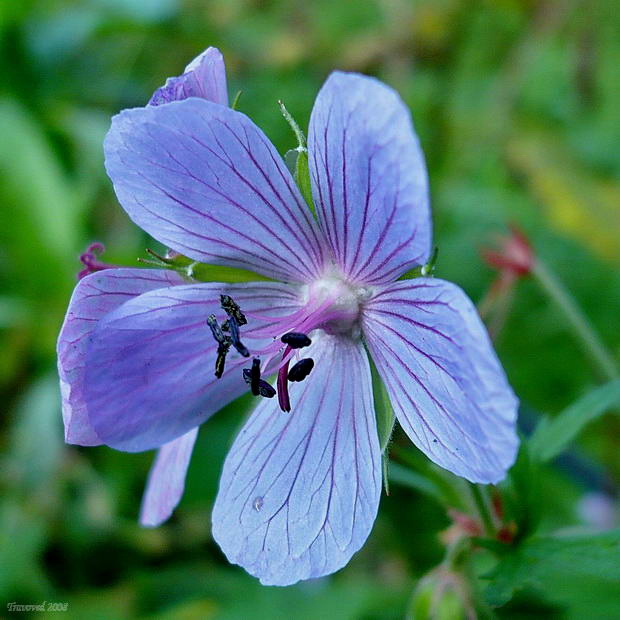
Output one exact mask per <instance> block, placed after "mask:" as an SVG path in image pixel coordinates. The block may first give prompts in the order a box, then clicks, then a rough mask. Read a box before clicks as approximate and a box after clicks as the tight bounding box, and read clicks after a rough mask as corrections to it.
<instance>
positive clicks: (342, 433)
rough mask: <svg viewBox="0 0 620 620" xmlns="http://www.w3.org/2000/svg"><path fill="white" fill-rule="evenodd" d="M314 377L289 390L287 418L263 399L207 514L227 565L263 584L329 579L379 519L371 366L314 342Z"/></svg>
mask: <svg viewBox="0 0 620 620" xmlns="http://www.w3.org/2000/svg"><path fill="white" fill-rule="evenodd" d="M313 341H314V342H313V344H312V345H311V347H310V348H308V349H304V356H309V357H312V358H313V359H314V360H315V362H316V365H315V368H314V370H313V372H312V374H311V375H310V376H309V377H308V378H307V379H306V380H305V381H304V382H303V383H293V384H291V385H290V393H291V404H292V410H291V412H290V413H284V412H283V411H281V410H280V408H279V406H278V403H277V401H276V399H275V398H274V399H272V400H263V401H261V402H260V404H259V405H258V407H257V409H256V410H255V411H254V413H253V414H252V416H251V417H250V419H249V421H248V422H247V423H246V425H245V426H244V427H243V429H242V430H241V432H240V433H239V436H238V437H237V439H236V440H235V443H234V444H233V446H232V448H231V449H230V452H229V454H228V457H227V458H226V462H225V463H224V470H223V472H222V478H221V481H220V490H219V493H218V496H217V499H216V502H215V506H214V509H213V536H214V538H215V540H216V541H217V542H218V544H219V545H220V547H221V548H222V550H223V551H224V553H225V554H226V556H227V558H228V559H229V561H231V562H234V563H236V564H240V565H241V566H243V568H245V569H246V570H247V571H248V572H249V573H250V574H252V575H254V576H255V577H258V578H259V579H260V580H261V583H263V584H265V585H290V584H293V583H295V582H297V581H299V580H301V579H310V578H313V577H320V576H322V575H327V574H329V573H332V572H334V571H336V570H338V569H339V568H341V567H342V566H344V565H345V564H346V563H347V562H348V561H349V559H350V558H351V556H352V555H353V554H354V553H355V552H356V551H357V550H358V549H359V548H360V547H361V546H362V545H363V544H364V542H365V540H366V538H367V537H368V534H369V533H370V530H371V528H372V524H373V522H374V520H375V517H376V514H377V508H378V504H379V495H380V491H381V453H380V449H379V443H378V440H377V429H376V423H375V414H374V407H373V400H372V390H371V378H370V370H369V366H368V359H367V357H366V353H365V352H364V350H363V348H362V346H361V344H360V343H358V342H353V341H351V340H347V339H344V338H337V337H333V336H327V335H323V336H319V337H318V338H317V337H316V336H313Z"/></svg>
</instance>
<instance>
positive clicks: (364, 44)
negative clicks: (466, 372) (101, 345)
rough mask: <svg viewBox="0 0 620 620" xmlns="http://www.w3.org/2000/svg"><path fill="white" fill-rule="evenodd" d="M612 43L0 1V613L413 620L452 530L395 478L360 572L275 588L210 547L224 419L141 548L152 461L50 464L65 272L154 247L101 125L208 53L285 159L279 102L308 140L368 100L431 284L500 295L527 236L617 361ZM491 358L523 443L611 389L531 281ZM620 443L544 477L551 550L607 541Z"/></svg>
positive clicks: (409, 22) (606, 603)
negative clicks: (391, 138) (374, 97)
mask: <svg viewBox="0 0 620 620" xmlns="http://www.w3.org/2000/svg"><path fill="white" fill-rule="evenodd" d="M618 32H620V11H618V5H617V3H616V2H614V0H599V1H596V0H595V1H590V2H585V1H582V2H578V1H576V0H557V1H550V2H534V1H522V2H519V1H517V0H496V1H491V0H489V1H486V2H485V1H468V0H419V1H415V2H410V1H406V0H373V1H368V2H362V1H360V0H338V1H334V0H316V1H311V0H293V1H289V2H284V1H267V0H264V1H260V0H254V1H252V0H214V1H208V0H81V1H77V0H76V1H70V0H42V1H40V2H35V1H32V0H0V213H1V214H2V220H1V221H2V225H1V226H0V390H1V392H2V395H1V401H0V402H1V403H2V405H1V406H2V414H3V415H2V417H1V420H0V447H1V457H0V492H1V498H0V617H2V616H3V615H4V614H5V613H7V612H6V606H5V601H6V602H10V601H18V602H22V603H34V602H41V601H42V600H47V601H57V602H68V603H69V612H68V614H65V615H64V616H63V617H76V618H133V617H148V618H158V619H159V618H162V619H163V618H214V619H218V620H219V619H224V618H227V619H228V618H261V619H262V618H268V619H271V618H276V619H279V618H292V617H294V618H300V619H305V618H308V619H311V618H335V619H340V618H343V619H344V618H351V619H357V618H361V619H375V618H376V619H388V618H401V617H403V614H404V613H405V609H406V607H407V601H408V600H409V597H410V595H411V592H412V590H413V588H414V587H415V584H416V581H417V580H418V579H419V578H420V577H421V576H422V575H423V574H425V573H426V572H427V571H429V570H430V569H431V568H432V567H433V566H435V565H436V564H438V563H439V562H440V561H441V559H442V554H443V547H442V544H441V542H440V539H439V537H438V534H439V533H440V532H441V531H442V530H444V529H445V528H446V527H447V526H448V525H449V524H450V521H449V519H448V517H447V516H446V512H445V510H444V509H443V508H442V507H441V506H440V504H439V503H437V502H435V501H434V500H433V499H432V498H429V497H427V496H425V495H424V494H423V493H421V492H420V490H419V489H416V488H410V487H408V486H407V480H405V479H401V480H400V481H396V482H394V483H393V484H392V488H391V494H390V496H389V497H385V496H384V497H383V498H382V503H381V508H380V515H379V518H378V520H377V523H376V525H375V528H374V530H373V533H372V535H371V537H370V539H369V541H368V543H367V544H366V546H365V547H364V549H363V550H362V551H361V552H360V553H358V554H357V555H356V556H355V557H354V558H353V560H352V561H351V563H350V564H349V566H347V567H346V568H345V569H344V570H342V571H341V572H340V573H338V574H337V575H335V576H333V577H331V578H328V579H322V580H319V581H314V582H308V583H304V584H300V585H297V586H294V587H290V588H286V589H278V588H265V587H261V586H260V585H259V584H258V582H256V581H255V580H254V579H252V578H251V577H249V576H247V575H246V574H245V573H244V572H243V571H242V570H241V569H239V568H238V567H233V566H230V565H228V564H227V562H226V560H225V558H224V557H223V555H222V554H221V553H220V551H219V549H218V548H217V546H216V545H215V544H214V542H213V541H212V539H211V535H210V510H211V506H212V503H213V500H214V497H215V490H216V485H217V480H218V476H219V471H220V468H221V463H222V459H223V457H224V455H225V453H226V450H227V446H228V445H229V443H230V441H231V439H232V437H233V435H234V433H235V431H236V429H237V428H238V426H239V424H240V422H241V414H240V412H239V410H238V408H235V407H229V408H228V409H227V410H226V411H224V412H222V413H221V414H218V415H217V416H215V417H214V418H213V419H212V420H211V421H210V422H209V423H208V424H207V425H205V427H204V428H203V429H202V430H201V434H200V438H199V441H198V443H197V447H196V449H195V451H194V456H193V459H192V463H191V466H190V471H189V477H188V483H187V490H186V493H185V496H184V498H183V500H182V502H181V504H180V506H179V508H178V510H177V511H176V513H175V515H174V517H173V518H172V519H171V521H170V522H169V523H167V524H166V525H164V526H163V527H160V528H158V529H155V530H146V529H141V528H140V527H139V526H138V525H137V523H136V519H137V512H138V508H139V501H140V497H141V493H142V489H143V485H144V482H145V477H146V474H147V471H148V468H149V465H150V462H151V459H152V455H151V454H138V455H136V454H123V453H119V452H115V451H112V450H110V449H108V448H105V447H99V448H78V447H75V446H66V445H64V443H63V434H62V423H61V415H60V408H59V392H58V385H57V377H56V371H55V363H56V361H55V339H56V336H57V333H58V330H59V327H60V324H61V321H62V318H63V315H64V311H65V309H66V306H67V302H68V299H69V296H70V293H71V290H72V287H73V286H74V284H75V281H76V273H77V271H78V270H79V267H80V265H79V263H78V260H77V257H78V255H79V253H80V252H81V251H83V249H84V248H85V247H86V245H87V244H88V243H89V242H90V241H94V240H100V241H102V242H104V243H105V245H106V247H107V252H106V255H105V256H104V260H108V261H111V262H118V263H122V264H126V265H135V264H136V263H135V260H136V257H138V256H143V255H144V250H145V248H146V247H150V248H154V249H157V248H158V245H157V244H156V243H154V242H153V241H152V240H148V239H147V238H146V237H145V236H144V235H143V233H142V232H141V231H140V230H139V229H138V228H137V227H135V226H133V225H132V224H131V223H130V221H129V219H128V218H127V217H126V216H125V214H124V213H123V211H122V209H121V208H120V207H119V206H118V204H117V202H116V200H115V198H114V195H113V192H112V188H111V184H110V183H109V181H108V179H107V177H106V175H105V172H104V168H103V157H102V140H103V137H104V134H105V132H106V131H107V129H108V126H109V121H110V117H111V115H113V114H115V113H116V112H118V111H119V110H120V109H122V108H126V107H133V106H140V105H144V104H145V103H146V102H147V101H148V99H149V97H150V95H151V93H152V92H153V91H154V90H155V88H156V87H158V86H160V85H161V84H163V82H164V81H165V78H166V77H168V76H172V75H178V74H179V73H181V72H182V70H183V67H184V66H185V65H186V64H187V62H189V61H190V60H191V59H192V58H193V57H194V56H195V55H197V54H198V53H199V52H200V51H202V50H203V49H204V48H206V47H207V46H209V45H214V46H217V47H219V48H220V49H221V50H222V52H223V53H224V56H225V59H226V63H227V70H228V78H229V91H230V94H231V97H232V96H234V94H235V92H236V91H238V90H242V91H243V95H242V97H241V100H240V104H239V109H240V110H241V111H243V112H245V113H246V114H248V115H249V116H250V117H251V118H252V119H254V121H255V122H257V124H259V125H260V126H261V127H262V128H263V129H264V130H265V131H266V133H267V135H268V136H269V137H270V138H271V139H272V140H273V141H274V143H275V144H276V146H277V147H278V148H279V150H280V152H282V153H284V152H285V151H286V150H287V149H288V148H291V147H293V146H295V143H294V140H293V136H292V134H291V132H290V129H289V128H288V126H287V125H286V123H285V121H284V120H283V118H282V116H281V115H280V113H279V110H278V107H277V100H278V99H283V100H284V102H285V103H286V105H287V107H288V109H289V110H290V111H291V113H292V114H293V115H294V116H295V117H296V118H297V120H298V121H299V122H300V124H301V125H302V126H305V125H306V123H307V120H308V118H309V114H310V110H311V108H312V104H313V100H314V97H315V95H316V92H317V91H318V89H319V87H320V85H321V83H322V81H323V80H324V79H325V77H326V76H327V75H328V74H329V72H330V71H331V70H333V69H336V68H338V69H345V70H352V71H360V72H363V73H367V74H371V75H375V76H377V77H379V78H380V79H382V80H384V81H385V82H387V83H388V84H390V85H391V86H393V87H394V88H396V89H397V90H398V91H399V92H400V93H401V95H402V97H403V98H404V100H405V101H406V102H407V104H408V105H409V106H410V107H411V110H412V112H413V116H414V120H415V123H416V128H417V130H418V133H419V134H420V138H421V142H422V145H423V148H424V151H425V154H426V157H427V162H428V167H429V173H430V179H431V188H432V201H433V207H434V223H435V242H436V243H437V245H438V246H439V250H440V252H439V264H438V269H437V274H438V275H439V276H441V277H444V278H447V279H449V280H453V281H455V282H457V283H458V284H460V285H461V286H462V287H463V288H465V290H466V291H467V292H468V293H469V294H470V295H471V297H472V298H473V299H474V300H475V301H479V300H480V299H481V298H482V297H483V296H484V294H485V293H486V291H487V290H488V287H489V285H490V283H491V282H492V281H493V279H494V277H495V274H494V273H493V271H492V270H491V269H490V268H488V267H486V266H485V265H484V263H483V261H482V260H481V258H480V254H479V251H480V248H481V247H482V246H488V245H490V244H491V245H492V243H493V239H494V235H495V234H497V233H503V232H505V230H506V226H507V223H509V222H518V223H519V224H520V226H521V227H522V228H523V229H524V230H525V231H526V232H527V234H528V236H529V237H530V239H531V241H532V243H533V245H534V247H535V248H536V250H537V252H538V254H539V255H540V256H541V257H542V258H543V259H544V260H545V261H546V263H547V264H548V265H549V267H550V268H551V269H553V270H554V271H555V272H556V274H558V276H559V277H560V278H561V280H562V281H563V282H564V283H565V285H566V286H567V288H568V289H569V290H570V291H571V292H572V294H573V295H574V296H575V298H576V299H577V301H578V303H579V304H580V305H581V307H582V308H583V309H584V310H585V312H586V314H587V315H588V317H589V319H590V320H591V321H592V323H593V325H594V327H595V329H596V330H597V331H598V332H599V333H600V334H601V336H602V338H603V340H604V341H605V342H606V344H607V345H608V346H609V348H610V349H611V351H612V352H613V353H614V354H617V353H618V351H619V347H620V330H619V329H618V317H619V316H620V270H619V266H620V158H619V156H618V153H619V149H618V145H619V144H620V79H619V77H618V67H619V66H620V37H619V36H618ZM496 345H497V349H498V353H499V355H500V357H501V359H502V361H503V362H504V364H505V367H506V370H507V372H508V375H509V377H510V380H511V382H512V384H513V386H514V388H515V390H516V392H517V394H518V395H519V397H520V398H521V400H522V403H523V406H524V407H523V408H524V413H523V420H524V424H525V427H527V426H531V425H532V424H533V422H534V421H535V420H536V417H537V415H538V413H537V412H545V413H550V414H554V413H557V412H558V411H560V410H561V409H562V408H564V407H565V406H566V405H568V404H569V403H570V402H571V401H573V400H574V399H575V398H576V397H578V396H579V395H581V394H583V393H584V392H586V391H587V390H588V389H589V388H591V387H592V386H594V385H596V384H597V383H598V381H599V380H600V377H598V376H597V375H596V372H595V371H594V370H593V369H592V368H591V367H590V365H589V363H588V360H587V359H586V358H585V357H584V355H583V354H582V351H581V349H580V347H579V345H578V343H576V342H575V340H574V339H573V338H572V337H571V336H570V334H569V333H568V331H567V329H566V323H565V321H564V319H563V317H562V315H561V314H559V313H558V311H557V309H556V308H555V307H554V306H553V305H552V304H551V303H550V302H549V300H548V299H547V298H546V297H545V295H544V294H543V293H542V292H541V290H540V288H539V287H538V286H537V285H536V283H535V282H533V281H530V280H527V279H526V280H523V281H522V282H520V283H519V284H518V286H517V288H516V290H515V291H514V293H513V303H512V306H511V308H510V312H509V314H508V316H507V320H506V323H505V324H504V325H503V328H502V329H501V331H500V333H499V334H498V337H497V340H496ZM619 430H620V422H619V421H618V418H617V417H616V418H614V417H612V416H609V417H604V418H602V419H601V420H600V421H597V422H596V423H595V424H593V425H592V426H591V427H589V429H588V431H587V432H586V433H585V435H583V436H582V438H581V440H580V443H579V446H578V447H575V448H574V449H573V451H572V452H571V453H570V454H569V455H568V457H566V458H565V459H564V460H562V461H559V462H558V463H556V464H554V465H552V466H550V467H548V468H546V469H545V470H544V472H543V474H542V477H541V484H542V486H543V488H544V490H545V492H544V502H543V506H542V510H543V513H544V514H543V519H542V522H541V528H542V531H544V530H545V528H546V529H551V528H553V527H558V526H560V525H561V526H562V527H563V528H569V527H583V526H599V527H603V526H607V527H612V526H614V525H615V526H616V527H617V526H618V522H619V521H618V507H617V502H616V503H615V504H614V501H615V500H614V498H615V497H617V492H618V488H619V487H618V484H619V481H620V432H619ZM394 443H395V446H396V450H395V452H394V454H395V460H398V459H399V458H400V459H401V460H402V458H403V455H406V456H405V460H406V461H407V460H408V462H410V463H413V465H414V470H413V471H415V467H416V466H419V467H420V468H421V469H420V471H421V470H423V469H424V468H426V469H429V465H428V464H427V463H426V462H425V461H424V459H421V458H419V455H418V453H417V452H416V451H415V449H414V448H412V447H411V446H410V444H409V443H408V442H407V441H406V440H405V439H404V438H403V437H402V436H401V435H400V434H398V433H397V435H396V438H395V441H394ZM399 455H400V456H399ZM416 464H417V465H416ZM405 478H406V477H405ZM398 482H400V483H401V484H398ZM414 486H416V485H414ZM584 498H585V501H584ZM593 498H594V499H593ZM590 500H591V501H590ZM588 502H589V503H588ZM597 502H598V504H597ZM588 507H590V508H589V509H588ZM481 558H482V559H481V560H480V562H481V563H482V564H484V561H485V560H484V557H483V556H481ZM481 583H484V581H482V582H481ZM605 592H607V591H605ZM605 592H604V591H603V590H601V591H600V592H599V591H598V590H596V588H594V590H587V591H583V592H581V594H580V593H579V592H578V589H575V588H573V587H572V585H571V584H570V583H560V582H558V581H557V580H556V581H555V582H554V581H553V579H550V580H547V582H545V581H544V580H543V582H542V583H541V584H540V588H539V591H537V592H534V593H531V592H530V593H528V592H525V593H523V594H521V595H519V596H517V598H516V599H515V600H514V601H513V602H512V603H510V604H509V605H508V606H506V607H503V608H502V609H499V610H496V611H495V612H494V613H496V614H497V616H498V617H507V618H521V617H545V618H555V617H558V618H564V617H569V618H583V617H585V616H586V615H587V617H589V618H599V617H600V618H613V617H620V615H615V614H616V611H617V612H618V614H620V609H619V608H618V607H613V599H614V596H615V597H618V596H620V595H618V592H620V589H618V590H615V591H614V590H609V592H607V594H605ZM613 592H615V595H614V594H613ZM605 596H607V598H605ZM608 599H609V600H608ZM616 602H618V601H616ZM610 605H611V607H610ZM613 610H616V611H613ZM597 614H603V615H597ZM607 614H610V615H607ZM9 615H11V616H12V614H9ZM49 615H54V614H49ZM57 615H58V614H56V616H57ZM44 616H45V614H37V617H44ZM453 617H455V618H457V617H459V616H453Z"/></svg>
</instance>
